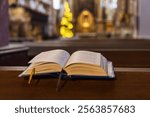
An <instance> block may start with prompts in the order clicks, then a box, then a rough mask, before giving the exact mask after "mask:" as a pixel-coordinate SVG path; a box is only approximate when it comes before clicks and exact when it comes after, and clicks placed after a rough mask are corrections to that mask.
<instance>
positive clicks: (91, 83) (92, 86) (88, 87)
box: [0, 67, 150, 100]
mask: <svg viewBox="0 0 150 117" xmlns="http://www.w3.org/2000/svg"><path fill="white" fill-rule="evenodd" d="M25 68H26V67H0V99H2V100H8V99H9V100H58V99H61V100H66V99H68V100H70V99H76V100H79V99H81V100H85V99H86V100H87V99H88V100H91V99H92V100H95V99H97V100H108V99H109V100H116V99H118V100H120V99H121V100H129V99H130V100H132V99H135V100H136V99H138V100H143V99H144V100H145V99H150V68H115V74H116V78H115V79H114V80H81V79H76V80H62V81H61V84H62V88H61V90H60V91H59V92H56V84H57V80H58V79H57V78H49V79H42V80H40V81H38V80H32V83H31V85H28V84H27V82H28V81H27V79H24V78H18V75H19V74H20V73H21V72H22V71H23V70H24V69H25Z"/></svg>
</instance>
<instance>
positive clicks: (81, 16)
mask: <svg viewBox="0 0 150 117" xmlns="http://www.w3.org/2000/svg"><path fill="white" fill-rule="evenodd" d="M8 1H9V22H10V25H9V31H10V39H11V41H43V40H51V39H63V38H64V39H65V38H72V39H81V38H98V39H100V38H114V37H118V38H135V37H136V36H137V33H138V23H137V22H138V15H137V14H138V13H137V12H138V1H137V0H8ZM66 2H68V4H69V9H70V14H72V15H70V17H71V18H70V21H68V22H70V23H71V24H72V25H71V24H70V26H71V29H68V30H67V28H66V29H65V28H62V30H61V24H62V20H63V21H64V22H65V19H64V15H65V9H66V7H65V3H66ZM68 25H69V24H68ZM65 27H66V26H65ZM69 30H71V31H72V34H71V35H70V36H68V37H66V36H64V35H65V34H64V35H63V34H61V31H62V32H63V33H69ZM68 35H69V34H68ZM61 37H63V38H61Z"/></svg>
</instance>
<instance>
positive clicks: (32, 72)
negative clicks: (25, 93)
mask: <svg viewBox="0 0 150 117" xmlns="http://www.w3.org/2000/svg"><path fill="white" fill-rule="evenodd" d="M34 74H35V68H33V69H32V71H31V74H30V77H29V80H28V84H31V80H32V77H33V75H34Z"/></svg>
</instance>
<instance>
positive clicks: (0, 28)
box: [0, 0, 9, 46]
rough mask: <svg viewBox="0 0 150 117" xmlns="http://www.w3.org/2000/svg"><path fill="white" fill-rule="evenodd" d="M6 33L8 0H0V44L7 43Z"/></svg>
mask: <svg viewBox="0 0 150 117" xmlns="http://www.w3.org/2000/svg"><path fill="white" fill-rule="evenodd" d="M8 34H9V29H8V0H0V46H4V45H7V44H8V42H9V39H8Z"/></svg>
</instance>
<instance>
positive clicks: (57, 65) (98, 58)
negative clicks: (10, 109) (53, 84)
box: [19, 49, 115, 78]
mask: <svg viewBox="0 0 150 117" xmlns="http://www.w3.org/2000/svg"><path fill="white" fill-rule="evenodd" d="M29 64H30V65H29V67H28V68H27V69H26V70H25V71H24V72H23V73H21V74H20V75H19V76H20V77H21V76H28V75H30V74H31V72H32V71H33V69H34V75H42V74H48V73H61V72H62V71H65V75H66V76H70V77H71V76H81V77H82V76H87V77H88V76H89V77H107V78H114V76H115V75H114V70H113V65H112V62H110V61H108V60H107V59H106V58H105V57H104V56H103V55H102V54H101V53H97V52H91V51H76V52H74V53H73V54H72V55H70V54H69V53H68V52H67V51H65V50H59V49H58V50H52V51H46V52H42V53H40V54H38V55H37V56H35V57H34V58H33V59H32V60H31V61H29Z"/></svg>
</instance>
